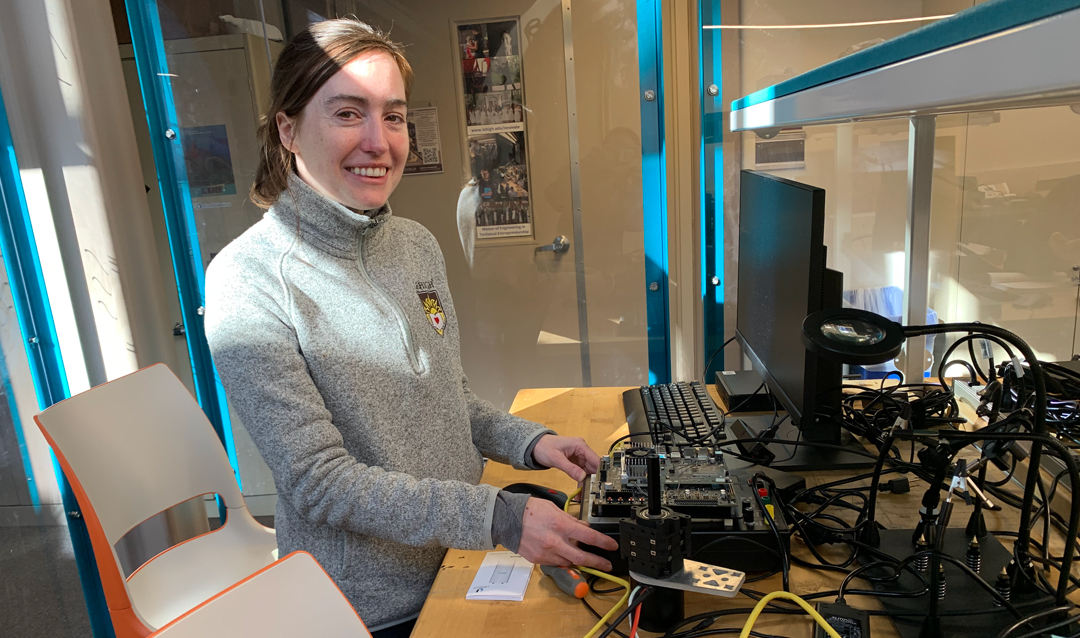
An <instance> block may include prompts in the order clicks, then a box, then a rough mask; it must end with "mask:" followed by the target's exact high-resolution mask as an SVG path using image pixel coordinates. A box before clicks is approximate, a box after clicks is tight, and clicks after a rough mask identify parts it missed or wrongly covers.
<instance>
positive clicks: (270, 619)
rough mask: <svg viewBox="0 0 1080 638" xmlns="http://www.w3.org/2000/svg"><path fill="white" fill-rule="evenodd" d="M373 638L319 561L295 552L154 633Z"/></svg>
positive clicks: (158, 637)
mask: <svg viewBox="0 0 1080 638" xmlns="http://www.w3.org/2000/svg"><path fill="white" fill-rule="evenodd" d="M234 636H276V637H278V638H351V637H355V638H371V634H370V633H369V632H368V630H367V627H365V626H364V623H363V621H361V620H360V617H359V616H358V615H357V614H356V611H354V610H353V608H352V605H350V604H349V601H347V600H345V596H343V595H342V593H341V590H339V589H338V588H337V586H336V585H334V581H332V580H330V577H329V576H328V575H327V574H326V572H325V571H323V569H322V567H321V566H320V565H319V563H318V562H317V561H316V560H315V559H314V558H313V557H312V556H311V554H307V553H305V552H293V553H292V554H289V555H288V556H286V557H285V558H283V559H281V560H279V561H277V562H276V563H273V564H272V565H271V566H270V567H267V568H266V569H264V570H262V571H261V572H258V573H256V574H254V575H253V576H251V577H249V578H247V579H246V580H244V581H242V582H240V583H237V584H236V585H234V586H232V587H230V588H229V589H227V590H226V591H224V592H222V593H221V594H219V595H216V596H214V597H213V598H211V599H210V600H207V601H206V602H204V603H202V604H201V605H199V606H198V607H196V608H194V609H192V610H191V611H189V612H187V613H185V614H184V615H183V616H181V617H179V618H178V619H176V620H175V621H173V622H172V623H170V624H169V625H167V626H165V627H163V628H162V629H161V630H159V631H158V632H157V633H154V634H153V635H152V636H151V637H150V638H233V637H234Z"/></svg>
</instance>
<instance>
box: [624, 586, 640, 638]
mask: <svg viewBox="0 0 1080 638" xmlns="http://www.w3.org/2000/svg"><path fill="white" fill-rule="evenodd" d="M640 590H641V586H640V585H639V586H638V587H635V588H634V591H632V592H630V601H628V602H627V603H626V604H627V605H629V606H631V607H633V606H634V603H633V601H634V595H635V594H637V593H638V592H639V591H640ZM640 620H641V606H640V605H638V606H637V609H635V610H634V622H633V623H631V625H630V638H637V628H638V621H640Z"/></svg>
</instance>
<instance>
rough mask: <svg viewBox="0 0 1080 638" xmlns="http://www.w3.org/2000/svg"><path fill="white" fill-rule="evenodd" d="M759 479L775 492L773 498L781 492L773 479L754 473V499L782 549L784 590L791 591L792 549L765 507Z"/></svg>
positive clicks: (752, 490) (752, 483) (778, 496)
mask: <svg viewBox="0 0 1080 638" xmlns="http://www.w3.org/2000/svg"><path fill="white" fill-rule="evenodd" d="M759 480H761V481H763V482H765V483H768V484H769V486H770V487H771V488H772V493H773V498H774V499H777V500H778V501H779V498H780V493H779V490H777V489H776V484H775V483H773V482H772V479H770V478H769V477H767V476H766V475H764V474H762V473H761V472H758V473H757V474H754V477H753V479H752V482H751V483H750V491H751V492H752V493H753V494H754V500H756V501H757V504H758V508H759V509H760V510H761V516H762V518H764V519H765V520H766V522H768V523H769V529H771V530H772V533H773V536H775V537H776V547H777V548H778V549H779V550H780V563H781V565H782V566H783V568H782V569H783V577H782V578H783V584H784V591H788V592H789V591H791V583H790V582H789V575H790V574H789V572H790V570H791V563H790V561H789V560H788V554H789V553H790V550H788V551H784V539H783V538H781V537H780V530H778V529H777V528H776V521H774V520H773V517H772V516H770V515H769V510H767V509H766V508H765V503H763V502H762V500H761V495H760V494H758V481H759ZM773 508H774V509H779V508H778V507H777V506H776V505H774V506H773Z"/></svg>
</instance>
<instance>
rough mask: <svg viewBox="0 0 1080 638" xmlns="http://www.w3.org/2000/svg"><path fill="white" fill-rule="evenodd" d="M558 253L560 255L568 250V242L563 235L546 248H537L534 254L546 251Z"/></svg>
mask: <svg viewBox="0 0 1080 638" xmlns="http://www.w3.org/2000/svg"><path fill="white" fill-rule="evenodd" d="M549 250H550V251H552V252H555V253H559V254H560V255H561V254H563V253H565V252H566V251H568V250H570V240H569V239H567V238H566V236H565V235H559V236H558V237H556V238H555V239H554V240H552V242H551V243H550V244H548V245H547V246H537V247H536V252H538V253H543V252H547V251H549Z"/></svg>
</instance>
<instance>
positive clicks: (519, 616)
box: [412, 388, 1063, 638]
mask: <svg viewBox="0 0 1080 638" xmlns="http://www.w3.org/2000/svg"><path fill="white" fill-rule="evenodd" d="M625 389H626V388H574V389H538V390H522V391H521V392H519V393H518V394H517V397H516V398H515V399H514V404H513V406H512V407H511V409H510V411H511V412H512V413H513V414H516V415H518V416H521V417H523V418H526V419H530V420H532V421H536V422H538V423H542V424H544V425H546V426H548V427H550V428H551V429H553V430H555V431H557V432H559V433H560V434H564V435H574V436H582V437H584V438H585V440H586V441H587V442H588V443H589V445H590V446H591V447H592V448H593V449H595V450H597V451H598V452H601V453H602V452H604V451H606V450H607V448H608V445H609V443H608V442H607V441H608V440H609V437H610V436H611V434H612V433H613V432H614V431H615V430H616V429H617V428H618V427H620V426H622V425H623V424H624V423H625V420H626V417H625V414H624V412H623V407H622V396H621V395H622V392H623V391H624V390H625ZM802 475H803V476H805V477H806V480H807V484H808V485H818V484H821V483H825V482H827V481H832V480H836V479H839V478H843V477H844V476H849V475H850V473H848V472H841V471H829V472H806V473H802ZM997 477H1000V475H997V476H994V470H991V478H997ZM908 478H909V480H910V481H911V492H910V493H908V494H902V495H893V494H880V495H879V499H878V507H877V519H878V521H879V522H881V523H882V524H883V525H884V526H885V527H887V528H911V527H914V526H915V523H916V522H917V520H918V517H917V511H918V507H919V505H918V504H919V500H920V499H921V497H922V494H923V492H924V491H925V490H926V484H925V483H923V482H922V481H920V480H919V479H917V478H915V477H914V476H913V475H910V474H909V475H908ZM483 481H484V482H485V483H490V484H492V485H496V486H500V487H501V486H504V485H508V484H510V483H514V482H519V481H525V482H530V483H539V484H541V485H546V486H549V487H554V488H556V489H559V490H562V491H565V492H567V493H569V492H571V491H573V489H574V488H575V485H574V483H573V481H572V480H571V479H570V478H569V477H567V476H566V475H565V474H563V473H562V472H559V471H557V470H544V471H541V472H525V471H518V470H514V469H512V468H510V467H509V466H506V465H502V464H498V463H491V464H489V465H488V467H487V469H486V470H485V471H484V477H483ZM573 507H574V506H572V508H573ZM571 511H572V512H573V511H574V510H573V509H571ZM969 513H970V509H969V508H968V507H966V506H965V505H963V503H962V502H961V503H960V504H959V505H958V506H957V507H956V508H955V510H954V512H953V516H952V518H951V525H952V526H954V527H963V526H964V525H965V524H966V521H967V518H968V514H969ZM853 520H854V519H853V518H852V520H851V521H849V522H853ZM1017 521H1018V512H1017V511H1016V510H1013V509H1010V508H1008V507H1006V508H1005V509H1004V511H1003V512H990V511H988V512H986V522H987V525H988V526H989V528H990V529H1015V528H1016V526H1017ZM1056 540H1057V543H1056V548H1055V549H1054V552H1055V553H1056V554H1058V555H1060V553H1061V550H1062V547H1063V544H1062V543H1061V540H1060V535H1057V539H1056ZM1052 546H1053V544H1052ZM820 549H821V551H822V552H823V553H824V554H825V555H826V557H827V558H830V559H832V560H838V559H841V557H842V555H843V552H844V551H846V548H830V547H824V548H820ZM792 551H793V552H794V554H795V555H796V556H800V557H802V558H806V559H808V560H813V559H812V557H811V556H810V554H809V552H808V551H807V550H806V547H805V546H804V545H803V544H802V543H801V542H800V541H797V540H794V539H793V541H792ZM484 554H485V552H473V551H461V550H454V549H451V550H449V551H448V552H447V553H446V558H445V559H444V560H443V564H442V568H441V569H440V572H439V575H438V577H437V578H436V579H435V584H434V585H433V586H432V588H431V593H430V594H429V595H428V599H427V602H426V603H425V605H424V608H423V610H422V611H421V613H420V618H419V619H418V621H417V623H416V628H415V629H414V630H413V634H412V635H413V637H414V638H421V637H423V638H427V637H432V638H435V637H437V638H457V637H461V638H475V637H478V636H521V637H522V638H581V637H582V636H584V635H585V633H586V632H588V630H589V629H590V628H592V626H593V625H594V624H595V623H596V619H595V618H594V617H593V616H592V615H591V614H589V612H588V611H587V610H586V609H585V608H584V607H583V606H582V604H581V601H579V600H578V599H576V598H572V597H570V596H568V595H566V594H563V593H562V592H561V591H560V590H559V589H558V587H556V586H555V584H554V583H553V582H552V581H551V579H550V578H543V577H542V574H541V573H540V570H539V569H536V570H534V572H533V577H532V580H531V581H530V582H529V589H528V591H527V592H526V594H525V600H524V601H522V602H501V601H472V600H465V592H466V591H467V589H468V587H469V585H470V584H471V583H472V579H473V577H474V576H475V575H476V571H477V569H478V568H479V566H480V563H481V561H483V559H484ZM790 578H791V589H792V591H793V592H795V593H797V594H807V593H812V592H816V591H823V590H829V589H836V588H837V587H838V586H839V584H840V581H841V580H842V574H835V573H832V572H824V571H819V570H810V569H805V568H801V567H797V566H792V569H791V574H790ZM859 582H860V585H861V584H864V583H862V582H861V581H859ZM751 587H752V588H753V589H756V590H758V591H763V592H770V591H774V590H777V589H780V588H781V578H780V576H779V575H777V576H774V577H771V578H768V579H765V580H762V581H759V582H756V583H754V584H753V585H751ZM620 596H621V591H620V592H619V593H617V594H608V595H604V596H598V595H594V594H591V593H590V594H589V602H590V604H592V606H593V607H594V608H595V609H597V610H598V611H600V612H601V613H604V612H605V611H607V610H608V609H610V607H611V605H613V604H615V603H616V602H617V601H618V600H619V597H620ZM854 600H855V605H856V606H857V607H860V608H864V609H867V608H872V607H873V606H874V605H876V602H877V600H876V599H874V598H870V597H859V598H856V599H854ZM829 602H831V600H830V601H829ZM752 606H753V601H752V600H750V599H749V598H747V597H745V596H737V597H735V598H732V599H726V598H717V597H712V596H705V595H699V594H687V596H686V614H687V615H688V616H689V615H692V614H696V613H700V612H703V611H710V610H717V609H725V608H736V607H752ZM745 619H746V616H745V615H735V616H731V617H729V618H724V619H721V620H719V621H717V622H716V624H714V625H713V627H714V628H718V627H741V626H742V623H743V622H745ZM624 627H625V625H624ZM755 627H756V628H757V629H759V630H760V631H763V632H767V633H772V634H779V635H783V636H790V637H792V638H802V637H806V636H810V635H811V632H812V622H811V621H810V619H809V618H808V617H803V616H788V617H784V616H769V615H763V616H762V617H761V618H760V619H759V620H758V622H757V624H756V626H755ZM872 632H873V634H874V635H875V636H878V637H884V636H896V635H897V633H896V630H895V629H894V628H893V626H892V623H891V622H890V621H889V620H888V619H887V618H883V617H878V616H875V617H873V619H872ZM624 633H625V631H624ZM643 635H652V634H643Z"/></svg>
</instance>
